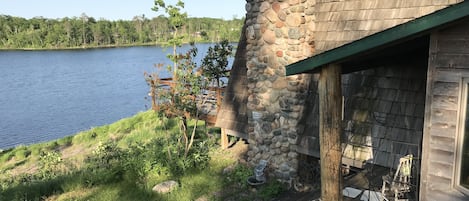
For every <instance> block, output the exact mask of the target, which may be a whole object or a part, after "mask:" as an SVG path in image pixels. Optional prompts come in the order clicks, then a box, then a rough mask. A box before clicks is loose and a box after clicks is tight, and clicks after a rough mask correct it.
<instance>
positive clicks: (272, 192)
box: [259, 180, 286, 200]
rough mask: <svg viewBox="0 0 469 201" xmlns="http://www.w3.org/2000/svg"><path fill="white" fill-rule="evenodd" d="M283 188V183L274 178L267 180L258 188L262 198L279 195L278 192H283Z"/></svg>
mask: <svg viewBox="0 0 469 201" xmlns="http://www.w3.org/2000/svg"><path fill="white" fill-rule="evenodd" d="M285 190H286V189H285V184H283V183H282V182H280V181H277V180H274V181H271V182H267V183H266V184H265V185H264V186H262V187H261V188H260V189H259V196H260V197H261V198H262V199H263V200H270V199H272V198H274V197H276V196H278V195H280V193H282V192H284V191H285Z"/></svg>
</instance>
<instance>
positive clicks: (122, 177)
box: [0, 111, 227, 200]
mask: <svg viewBox="0 0 469 201" xmlns="http://www.w3.org/2000/svg"><path fill="white" fill-rule="evenodd" d="M187 124H188V128H189V129H192V128H194V127H195V124H196V121H195V120H188V121H187ZM119 125H120V126H119ZM125 125H133V126H131V128H132V129H131V130H130V132H128V133H127V134H123V133H116V131H118V130H119V131H120V132H127V131H125V129H120V128H121V126H122V127H125ZM197 125H198V126H199V127H200V126H202V125H203V124H201V123H197ZM178 126H179V124H178V120H177V119H171V118H162V117H159V116H158V115H157V114H156V113H155V112H154V111H147V112H142V113H139V114H137V115H135V116H134V117H131V118H126V119H123V120H121V121H119V122H116V123H115V124H113V125H109V126H103V127H96V128H93V129H91V130H89V131H84V132H81V133H79V134H77V135H76V136H74V137H67V139H59V140H56V141H52V142H47V143H40V144H34V145H31V146H21V147H17V148H16V149H11V150H6V151H3V152H2V153H1V154H0V157H4V155H5V154H6V155H11V158H16V156H15V155H17V154H20V153H19V152H21V151H23V150H31V153H30V155H29V156H28V157H26V158H25V159H24V161H26V160H30V161H31V162H32V163H35V164H37V165H38V167H37V169H38V172H36V173H32V174H31V173H30V172H28V173H27V174H26V173H25V174H21V175H16V176H9V175H10V173H9V170H11V169H5V168H6V167H5V166H4V164H3V163H0V200H44V199H46V200H194V199H196V198H198V197H199V196H201V195H205V194H210V193H211V192H215V191H217V190H218V189H219V188H220V186H221V185H222V179H221V178H220V175H218V172H221V169H222V167H224V166H225V165H226V164H227V163H226V162H219V163H215V164H211V163H213V161H212V162H211V163H210V161H211V157H210V150H211V149H213V146H214V144H215V143H213V142H212V141H208V140H207V139H206V135H205V134H204V132H203V129H196V131H197V133H196V134H195V135H194V136H195V137H194V146H193V149H192V150H191V151H190V153H189V154H187V156H184V145H183V144H181V143H180V138H178V137H176V136H177V135H170V136H172V137H170V138H167V133H166V132H178V131H179V128H178ZM163 127H166V128H164V129H163ZM199 132H200V133H199ZM91 135H94V137H91ZM114 135H122V136H123V137H122V138H121V139H114V138H111V136H114ZM131 138H132V139H133V140H127V139H131ZM77 139H80V140H77ZM70 140H72V142H73V143H71V144H70V146H68V147H67V150H80V152H79V153H78V154H76V156H82V154H87V153H88V155H86V156H87V157H86V159H85V160H84V161H83V162H84V164H82V165H79V166H73V165H70V161H74V160H75V159H74V160H71V159H69V158H65V154H64V155H63V156H62V155H61V152H62V151H63V149H62V148H63V147H64V144H69V142H70ZM78 141H81V143H78ZM96 141H101V142H102V143H99V144H98V143H96ZM127 142H128V143H127ZM89 144H91V145H92V150H90V151H89V152H86V151H83V152H82V151H81V150H83V148H86V147H87V146H89ZM96 144H97V145H96ZM168 151H169V152H170V153H171V155H168ZM68 153H70V152H68ZM35 158H36V159H35ZM11 164H12V165H13V167H15V164H14V163H11ZM220 164H223V165H220ZM215 166H216V167H215ZM167 179H175V180H177V181H179V182H181V185H182V186H183V187H182V188H180V189H178V190H176V191H175V192H174V193H171V194H168V195H165V196H160V195H158V194H155V193H153V192H152V191H151V188H152V187H153V186H154V185H155V184H157V183H159V182H162V181H165V180H167Z"/></svg>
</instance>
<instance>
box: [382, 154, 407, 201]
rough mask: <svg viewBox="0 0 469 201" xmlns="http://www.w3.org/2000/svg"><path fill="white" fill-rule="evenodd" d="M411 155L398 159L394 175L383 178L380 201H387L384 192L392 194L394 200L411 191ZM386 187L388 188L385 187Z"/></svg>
mask: <svg viewBox="0 0 469 201" xmlns="http://www.w3.org/2000/svg"><path fill="white" fill-rule="evenodd" d="M412 160H413V156H412V154H410V155H407V156H404V157H402V158H400V159H399V165H398V166H397V169H396V172H395V173H394V175H385V176H383V187H382V189H381V193H382V200H386V201H389V200H388V199H387V198H386V196H385V193H386V190H389V191H391V192H392V193H394V200H395V201H397V200H398V198H399V197H400V196H401V195H403V194H404V193H408V192H410V190H411V181H410V178H411V172H412ZM387 185H388V187H386V186H387Z"/></svg>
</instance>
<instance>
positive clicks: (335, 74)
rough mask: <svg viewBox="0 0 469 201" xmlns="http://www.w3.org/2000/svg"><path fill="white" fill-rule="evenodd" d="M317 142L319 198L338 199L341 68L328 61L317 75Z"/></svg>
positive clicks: (340, 158) (339, 187)
mask: <svg viewBox="0 0 469 201" xmlns="http://www.w3.org/2000/svg"><path fill="white" fill-rule="evenodd" d="M318 91H319V141H320V152H321V198H322V200H323V201H342V200H343V197H342V172H341V166H342V148H341V142H340V137H341V129H342V127H341V122H342V119H341V117H342V114H341V111H342V89H341V67H340V65H335V64H331V65H328V66H324V67H323V68H322V69H321V72H320V76H319V87H318Z"/></svg>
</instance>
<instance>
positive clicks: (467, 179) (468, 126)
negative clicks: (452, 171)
mask: <svg viewBox="0 0 469 201" xmlns="http://www.w3.org/2000/svg"><path fill="white" fill-rule="evenodd" d="M462 88H463V93H462V99H461V111H463V112H462V114H463V115H462V119H461V120H462V122H461V123H462V125H461V129H460V134H459V138H458V145H459V146H458V154H457V156H458V158H457V163H456V164H457V170H458V171H457V174H456V186H457V187H459V188H460V189H461V190H463V191H464V192H466V193H468V192H469V93H468V91H469V90H468V89H469V79H464V80H463V87H462Z"/></svg>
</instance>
